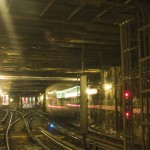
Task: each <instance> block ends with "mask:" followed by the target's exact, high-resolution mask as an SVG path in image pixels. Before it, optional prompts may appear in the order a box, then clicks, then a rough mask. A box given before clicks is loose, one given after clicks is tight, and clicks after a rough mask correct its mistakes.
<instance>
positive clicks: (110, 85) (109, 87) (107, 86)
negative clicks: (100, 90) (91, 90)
mask: <svg viewBox="0 0 150 150" xmlns="http://www.w3.org/2000/svg"><path fill="white" fill-rule="evenodd" d="M111 88H112V84H108V83H106V84H105V85H104V89H105V90H106V91H107V90H110V89H111Z"/></svg>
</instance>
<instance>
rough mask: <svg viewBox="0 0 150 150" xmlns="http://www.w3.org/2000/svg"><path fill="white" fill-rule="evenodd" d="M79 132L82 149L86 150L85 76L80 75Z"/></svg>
mask: <svg viewBox="0 0 150 150" xmlns="http://www.w3.org/2000/svg"><path fill="white" fill-rule="evenodd" d="M80 83H81V88H80V94H81V100H80V130H81V134H82V136H83V147H84V148H85V149H86V147H87V146H86V135H87V133H88V100H87V93H86V89H87V76H86V75H81V79H80Z"/></svg>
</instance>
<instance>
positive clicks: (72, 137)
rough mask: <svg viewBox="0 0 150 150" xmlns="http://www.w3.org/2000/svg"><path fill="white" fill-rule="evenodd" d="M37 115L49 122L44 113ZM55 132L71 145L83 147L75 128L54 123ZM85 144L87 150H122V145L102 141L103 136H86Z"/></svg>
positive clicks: (81, 139) (81, 137)
mask: <svg viewBox="0 0 150 150" xmlns="http://www.w3.org/2000/svg"><path fill="white" fill-rule="evenodd" d="M38 115H39V116H41V117H42V118H43V119H46V120H47V121H50V120H49V119H47V117H46V115H47V114H46V113H41V114H38ZM51 122H52V121H51ZM64 126H65V128H64ZM66 127H67V128H66ZM55 130H57V132H60V133H61V134H62V136H64V137H65V138H66V140H67V141H69V142H70V143H71V144H73V145H78V146H79V147H83V136H82V135H80V132H79V129H78V128H77V126H76V128H71V127H68V125H67V126H66V124H64V125H62V124H61V125H59V123H55ZM105 138H106V137H105ZM86 144H87V145H86V149H89V150H91V149H92V150H99V149H100V150H103V149H104V150H106V149H107V150H114V149H115V150H122V149H123V145H121V144H118V143H114V142H113V141H108V140H106V139H104V135H103V139H102V138H100V137H98V136H96V135H95V134H91V135H88V136H87V138H86ZM84 148H85V147H84Z"/></svg>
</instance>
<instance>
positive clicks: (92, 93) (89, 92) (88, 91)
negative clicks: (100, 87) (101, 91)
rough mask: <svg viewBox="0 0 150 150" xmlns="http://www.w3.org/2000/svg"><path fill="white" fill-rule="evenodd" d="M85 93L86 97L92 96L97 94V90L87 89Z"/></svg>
mask: <svg viewBox="0 0 150 150" xmlns="http://www.w3.org/2000/svg"><path fill="white" fill-rule="evenodd" d="M86 93H87V94H88V95H94V94H97V89H89V88H88V89H87V90H86Z"/></svg>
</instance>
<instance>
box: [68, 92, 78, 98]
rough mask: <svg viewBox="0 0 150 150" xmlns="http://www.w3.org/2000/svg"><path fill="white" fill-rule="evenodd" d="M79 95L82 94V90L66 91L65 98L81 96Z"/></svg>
mask: <svg viewBox="0 0 150 150" xmlns="http://www.w3.org/2000/svg"><path fill="white" fill-rule="evenodd" d="M79 95H80V92H78V94H77V92H72V93H66V94H65V98H69V97H77V96H79Z"/></svg>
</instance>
